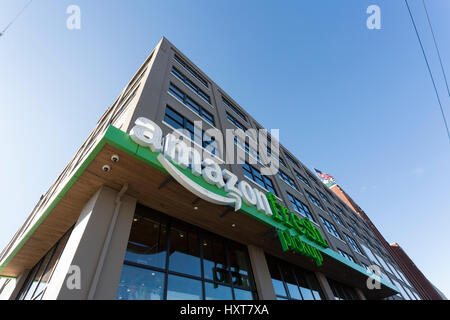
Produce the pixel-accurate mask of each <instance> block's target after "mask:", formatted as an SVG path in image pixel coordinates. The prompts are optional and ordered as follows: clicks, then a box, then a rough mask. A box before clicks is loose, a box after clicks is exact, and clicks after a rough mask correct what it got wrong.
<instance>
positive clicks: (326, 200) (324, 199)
mask: <svg viewBox="0 0 450 320" xmlns="http://www.w3.org/2000/svg"><path fill="white" fill-rule="evenodd" d="M317 192H318V193H319V196H320V198H322V200H323V201H325V202H328V203H330V201H328V198H327V197H326V196H325V195H324V194H323V193H322V192H320V191H319V190H317Z"/></svg>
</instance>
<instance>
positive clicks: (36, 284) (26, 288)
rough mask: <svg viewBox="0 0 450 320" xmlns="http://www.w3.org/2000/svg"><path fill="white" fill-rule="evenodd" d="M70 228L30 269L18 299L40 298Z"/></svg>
mask: <svg viewBox="0 0 450 320" xmlns="http://www.w3.org/2000/svg"><path fill="white" fill-rule="evenodd" d="M72 229H73V227H72V228H70V229H69V231H67V232H66V234H65V235H63V236H62V237H61V239H60V240H58V242H57V243H56V244H55V245H54V246H53V247H52V248H51V249H50V250H49V251H48V252H47V253H46V254H45V255H44V256H43V257H42V258H41V260H39V262H38V263H37V264H36V265H35V266H34V267H33V268H32V269H31V271H30V272H29V274H28V277H27V279H26V280H25V282H24V284H23V286H22V288H21V289H20V292H19V294H18V295H17V297H18V298H17V299H18V300H41V299H42V297H43V296H44V293H45V291H46V289H47V286H48V284H49V282H50V280H51V278H52V275H53V271H54V270H55V268H56V265H57V264H58V261H59V258H60V256H61V254H62V252H63V250H64V248H65V246H66V243H67V241H68V240H69V237H70V234H71V232H72Z"/></svg>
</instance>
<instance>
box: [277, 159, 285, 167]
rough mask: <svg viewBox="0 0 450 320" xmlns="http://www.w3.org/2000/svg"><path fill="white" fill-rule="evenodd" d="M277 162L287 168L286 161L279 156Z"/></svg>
mask: <svg viewBox="0 0 450 320" xmlns="http://www.w3.org/2000/svg"><path fill="white" fill-rule="evenodd" d="M278 160H279V162H280V163H281V164H282V165H283V167H286V168H287V165H286V162H284V160H283V159H282V158H281V157H278Z"/></svg>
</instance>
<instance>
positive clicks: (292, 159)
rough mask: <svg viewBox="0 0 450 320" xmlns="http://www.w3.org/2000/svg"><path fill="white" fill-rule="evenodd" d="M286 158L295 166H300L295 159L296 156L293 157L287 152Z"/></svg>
mask: <svg viewBox="0 0 450 320" xmlns="http://www.w3.org/2000/svg"><path fill="white" fill-rule="evenodd" d="M286 159H288V160H289V161H290V162H291V163H292V164H293V165H294V166H296V167H297V168H300V167H299V165H298V163H297V161H295V160H294V158H292V157H291V156H290V155H288V154H287V153H286Z"/></svg>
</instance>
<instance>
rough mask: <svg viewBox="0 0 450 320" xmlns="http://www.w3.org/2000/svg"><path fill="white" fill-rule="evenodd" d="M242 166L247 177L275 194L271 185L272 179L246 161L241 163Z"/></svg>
mask: <svg viewBox="0 0 450 320" xmlns="http://www.w3.org/2000/svg"><path fill="white" fill-rule="evenodd" d="M242 168H243V169H244V174H245V175H246V176H247V177H249V178H250V179H251V180H253V181H255V182H256V183H257V184H259V185H260V186H261V187H263V188H265V189H266V190H268V191H270V192H272V193H273V194H274V195H276V194H277V193H276V192H275V188H274V186H273V183H272V180H270V179H269V178H268V177H266V176H262V175H261V173H260V172H259V170H258V169H256V168H255V167H253V166H251V165H249V164H248V163H244V164H242Z"/></svg>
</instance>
